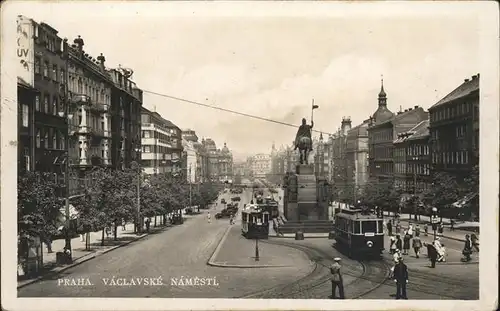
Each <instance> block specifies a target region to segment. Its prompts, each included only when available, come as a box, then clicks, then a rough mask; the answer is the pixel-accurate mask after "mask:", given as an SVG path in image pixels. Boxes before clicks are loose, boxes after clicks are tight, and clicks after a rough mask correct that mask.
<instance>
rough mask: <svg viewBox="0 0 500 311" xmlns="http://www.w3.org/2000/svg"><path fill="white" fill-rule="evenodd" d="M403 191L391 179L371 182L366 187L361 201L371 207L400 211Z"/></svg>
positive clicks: (394, 211)
mask: <svg viewBox="0 0 500 311" xmlns="http://www.w3.org/2000/svg"><path fill="white" fill-rule="evenodd" d="M400 197H401V193H400V191H399V190H397V189H395V188H394V187H393V184H392V182H390V181H381V182H370V183H367V184H366V185H365V187H364V191H363V195H362V197H361V201H362V203H363V204H366V205H367V206H369V207H371V208H375V207H378V208H380V210H381V211H382V212H383V211H388V212H393V213H396V212H398V211H399V200H400Z"/></svg>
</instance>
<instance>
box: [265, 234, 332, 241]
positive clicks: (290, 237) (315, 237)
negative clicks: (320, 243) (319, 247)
mask: <svg viewBox="0 0 500 311" xmlns="http://www.w3.org/2000/svg"><path fill="white" fill-rule="evenodd" d="M273 238H278V239H295V236H273ZM325 238H326V239H328V235H325V236H306V235H304V240H305V239H325Z"/></svg>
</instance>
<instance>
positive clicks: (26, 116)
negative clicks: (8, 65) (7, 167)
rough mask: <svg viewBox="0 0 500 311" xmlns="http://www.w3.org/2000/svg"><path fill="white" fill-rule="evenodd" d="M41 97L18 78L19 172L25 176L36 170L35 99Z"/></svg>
mask: <svg viewBox="0 0 500 311" xmlns="http://www.w3.org/2000/svg"><path fill="white" fill-rule="evenodd" d="M37 95H38V96H39V93H38V91H37V90H36V89H34V88H33V87H32V86H30V85H29V84H28V83H27V82H26V81H24V80H23V79H21V78H19V77H18V78H17V111H18V114H17V115H18V120H17V133H18V139H17V150H18V153H17V163H18V164H17V172H18V175H23V174H24V173H26V172H30V171H33V170H34V166H33V163H34V162H33V161H34V158H35V157H34V154H35V140H34V135H33V132H34V129H35V128H34V127H35V120H34V119H35V97H36V96H37Z"/></svg>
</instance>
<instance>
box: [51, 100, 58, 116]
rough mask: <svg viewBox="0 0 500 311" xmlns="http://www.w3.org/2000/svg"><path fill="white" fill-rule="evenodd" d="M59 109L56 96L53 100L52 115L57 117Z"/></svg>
mask: <svg viewBox="0 0 500 311" xmlns="http://www.w3.org/2000/svg"><path fill="white" fill-rule="evenodd" d="M58 108H59V107H58V105H57V96H54V97H53V98H52V114H53V115H55V116H56V115H57V112H58V111H59V110H58Z"/></svg>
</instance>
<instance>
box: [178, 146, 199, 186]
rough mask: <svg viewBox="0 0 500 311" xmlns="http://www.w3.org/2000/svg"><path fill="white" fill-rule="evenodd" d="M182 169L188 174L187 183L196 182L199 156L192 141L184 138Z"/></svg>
mask: <svg viewBox="0 0 500 311" xmlns="http://www.w3.org/2000/svg"><path fill="white" fill-rule="evenodd" d="M182 150H183V151H182V169H183V171H185V172H186V175H185V176H186V181H187V182H190V183H195V182H196V171H197V169H198V167H197V164H198V162H197V156H196V148H195V147H194V144H193V142H192V141H189V140H187V139H185V138H182Z"/></svg>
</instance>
